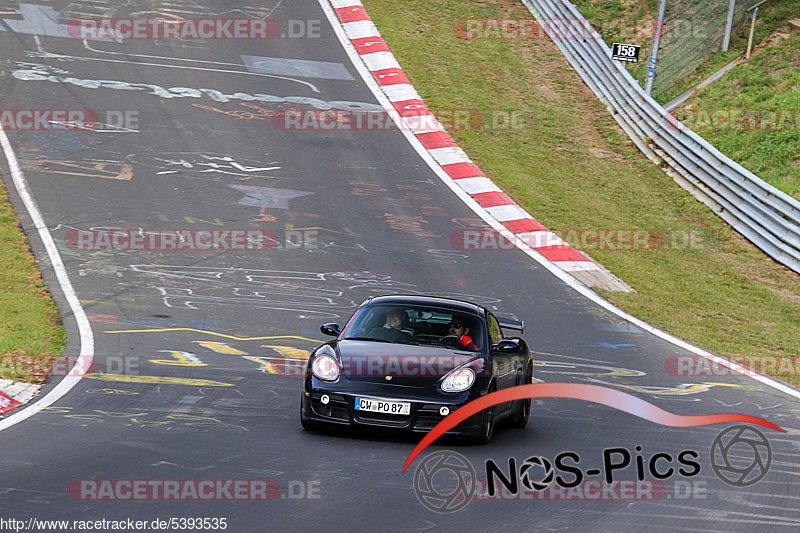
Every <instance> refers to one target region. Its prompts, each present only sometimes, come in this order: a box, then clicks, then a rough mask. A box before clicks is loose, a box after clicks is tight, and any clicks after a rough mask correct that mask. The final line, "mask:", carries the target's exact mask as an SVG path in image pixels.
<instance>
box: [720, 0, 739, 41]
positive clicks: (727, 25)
mask: <svg viewBox="0 0 800 533" xmlns="http://www.w3.org/2000/svg"><path fill="white" fill-rule="evenodd" d="M735 10H736V0H730V3H729V4H728V21H727V22H726V23H725V36H724V37H723V38H722V51H723V52H727V51H728V46H730V44H731V29H732V28H733V14H734V11H735Z"/></svg>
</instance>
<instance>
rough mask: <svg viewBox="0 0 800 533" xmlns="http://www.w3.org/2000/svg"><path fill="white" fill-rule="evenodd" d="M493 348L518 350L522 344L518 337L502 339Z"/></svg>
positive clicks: (499, 350)
mask: <svg viewBox="0 0 800 533" xmlns="http://www.w3.org/2000/svg"><path fill="white" fill-rule="evenodd" d="M492 348H493V349H494V350H496V351H498V352H516V351H517V350H519V349H520V344H519V340H518V339H502V340H501V341H500V342H498V343H497V344H495V345H494V346H492Z"/></svg>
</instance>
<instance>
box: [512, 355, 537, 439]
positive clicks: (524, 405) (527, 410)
mask: <svg viewBox="0 0 800 533" xmlns="http://www.w3.org/2000/svg"><path fill="white" fill-rule="evenodd" d="M532 379H533V372H532V370H531V367H530V366H528V369H527V370H526V371H525V379H523V380H522V384H523V385H528V384H529V383H530V382H531V380H532ZM530 415H531V399H530V398H526V399H524V400H520V401H519V407H518V408H517V413H516V414H515V415H514V418H513V419H511V427H515V428H519V429H522V428H524V427H525V426H527V425H528V418H530Z"/></svg>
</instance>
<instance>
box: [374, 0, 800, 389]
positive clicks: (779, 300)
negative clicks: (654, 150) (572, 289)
mask: <svg viewBox="0 0 800 533" xmlns="http://www.w3.org/2000/svg"><path fill="white" fill-rule="evenodd" d="M364 4H365V5H366V7H367V10H368V12H369V13H370V15H371V16H372V18H373V19H374V20H375V22H376V24H377V26H378V28H379V30H380V31H381V32H382V34H383V37H384V38H385V39H386V40H387V42H388V43H389V45H390V46H391V47H392V51H393V52H394V53H395V55H396V56H397V59H398V60H399V62H400V64H401V65H402V66H403V67H404V69H405V71H406V73H407V74H408V75H409V77H410V78H411V79H412V82H413V83H414V85H415V86H416V88H417V90H418V91H419V93H420V94H421V95H422V97H423V98H424V99H425V100H426V103H427V104H428V106H429V107H430V108H431V109H432V110H433V112H434V113H442V112H444V113H447V112H450V111H452V110H455V109H474V108H476V107H479V108H481V109H483V110H484V111H485V112H486V111H489V112H491V111H492V110H494V111H518V112H519V113H520V114H521V116H522V117H524V127H522V128H509V129H502V128H490V127H489V126H487V125H484V127H482V128H481V129H473V130H467V129H465V130H457V131H453V132H451V133H452V134H453V136H454V137H455V138H456V140H457V141H458V142H459V144H460V145H461V146H462V147H463V148H464V149H465V150H466V151H467V153H468V154H469V155H470V157H471V158H472V159H473V160H474V161H475V162H476V163H477V164H478V165H479V166H480V168H481V169H482V170H483V171H484V172H486V174H487V175H488V176H489V177H490V178H491V179H493V180H494V181H495V182H497V183H498V184H499V185H500V186H501V187H502V188H503V189H504V190H505V191H506V192H508V193H509V194H510V195H511V196H512V197H514V199H515V200H516V201H517V202H519V203H520V204H521V205H522V206H523V207H524V208H526V209H527V210H528V211H529V212H530V213H531V214H533V216H534V217H536V218H537V219H539V220H540V221H541V222H542V223H544V224H545V225H547V226H548V227H550V228H551V229H554V230H556V231H559V230H568V229H573V228H593V229H599V228H606V229H613V228H619V229H636V228H640V229H647V230H652V231H656V232H659V233H660V234H662V235H664V236H665V240H666V242H667V244H668V245H667V246H661V247H659V248H657V249H655V250H653V251H639V252H612V251H590V253H591V255H592V256H593V257H595V258H596V259H598V260H599V261H600V262H602V263H603V264H604V265H605V266H606V267H608V268H609V269H610V270H611V271H612V272H614V273H615V274H616V275H618V276H620V277H621V278H622V279H623V280H625V281H626V282H627V283H628V284H629V285H631V286H632V287H633V288H634V289H635V290H636V292H635V293H608V292H604V293H603V294H604V296H605V297H607V298H608V299H609V300H610V301H611V302H613V303H614V304H616V305H618V306H620V307H622V308H623V309H625V310H626V311H628V312H630V313H632V314H634V315H636V316H638V317H640V318H642V319H644V320H646V321H648V322H650V323H652V324H654V325H656V326H658V327H660V328H662V329H664V330H666V331H668V332H670V333H672V334H674V335H677V336H679V337H681V338H684V339H686V340H688V341H690V342H693V343H695V344H698V345H700V346H703V347H704V348H706V349H709V350H712V351H715V352H717V353H721V354H725V355H734V354H738V355H742V354H772V355H797V354H800V335H798V334H797V324H798V318H797V317H798V316H800V276H798V275H797V274H795V273H793V272H791V271H790V270H788V269H787V268H785V267H783V266H781V265H778V264H776V263H775V262H773V261H772V260H770V259H769V258H767V257H766V256H765V255H764V254H763V253H762V252H760V251H759V250H758V249H756V248H755V247H754V246H752V245H751V244H750V243H748V242H747V241H745V240H744V238H742V237H741V236H740V235H739V234H738V233H736V232H735V231H733V230H732V229H731V228H730V227H729V226H728V225H727V224H725V223H724V222H723V221H722V220H721V219H720V218H718V217H717V216H716V215H714V214H713V213H712V212H711V210H709V209H708V208H707V207H705V206H704V205H702V204H700V203H699V202H697V201H696V200H695V199H694V198H693V197H692V196H691V195H690V194H689V193H687V192H686V191H684V190H683V189H681V188H680V187H679V186H678V185H676V184H675V183H674V182H673V181H672V180H671V179H670V178H669V177H668V176H667V175H666V174H664V173H663V172H661V171H660V170H659V169H658V168H657V167H655V166H654V165H653V164H652V163H650V161H649V160H647V159H646V158H645V157H644V156H643V155H642V154H641V153H640V152H639V151H638V150H637V149H636V148H635V146H634V145H633V144H632V143H631V142H630V141H629V140H628V138H627V137H626V136H625V135H624V133H623V132H622V131H621V130H620V129H619V128H618V127H617V125H616V123H615V122H614V121H613V119H612V118H611V117H610V116H609V115H608V112H607V110H606V109H605V108H604V106H602V105H601V104H600V103H599V101H598V100H597V98H596V97H595V96H594V95H593V94H592V93H591V92H590V91H589V90H588V89H587V88H586V86H585V85H584V84H583V83H582V82H581V80H580V78H579V77H578V76H577V74H575V73H574V71H572V69H571V68H570V67H569V65H568V63H567V62H566V60H565V59H564V58H563V57H562V56H561V54H560V53H559V52H558V50H557V49H556V48H555V46H554V45H553V44H552V43H551V42H550V41H548V40H502V39H472V40H464V39H461V38H459V37H458V36H457V35H456V34H455V32H454V31H453V27H454V24H456V22H457V21H459V20H463V19H466V18H495V17H496V18H515V19H523V18H528V17H529V16H530V15H529V13H528V11H527V10H526V9H525V8H524V6H523V5H522V4H521V3H519V2H513V1H509V0H486V1H483V2H480V3H478V2H474V1H472V0H409V1H407V2H404V3H403V4H402V8H400V7H399V6H398V4H397V2H394V1H390V0H365V1H364ZM487 108H490V109H487ZM690 234H693V235H695V237H696V239H695V241H694V242H695V243H696V244H695V245H694V246H680V245H669V244H670V243H672V242H673V241H677V242H678V244H680V242H681V241H682V236H684V235H690ZM522 296H523V297H524V296H525V295H522ZM529 296H530V298H531V299H533V300H535V298H536V296H535V295H529ZM785 379H787V380H791V381H792V382H793V383H795V384H800V377H798V376H787V377H786V378H785Z"/></svg>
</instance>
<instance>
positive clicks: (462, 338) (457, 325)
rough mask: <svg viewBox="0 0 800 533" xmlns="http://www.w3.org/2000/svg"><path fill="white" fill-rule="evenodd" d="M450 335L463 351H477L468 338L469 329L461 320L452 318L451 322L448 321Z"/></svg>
mask: <svg viewBox="0 0 800 533" xmlns="http://www.w3.org/2000/svg"><path fill="white" fill-rule="evenodd" d="M450 335H452V336H454V337H455V338H456V342H457V343H458V344H459V345H461V346H463V347H464V348H465V349H467V350H472V351H473V352H475V351H478V347H477V346H475V343H474V342H472V338H471V337H470V336H469V327H467V325H466V323H465V322H464V321H463V320H462V319H460V318H456V317H453V320H451V321H450Z"/></svg>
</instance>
